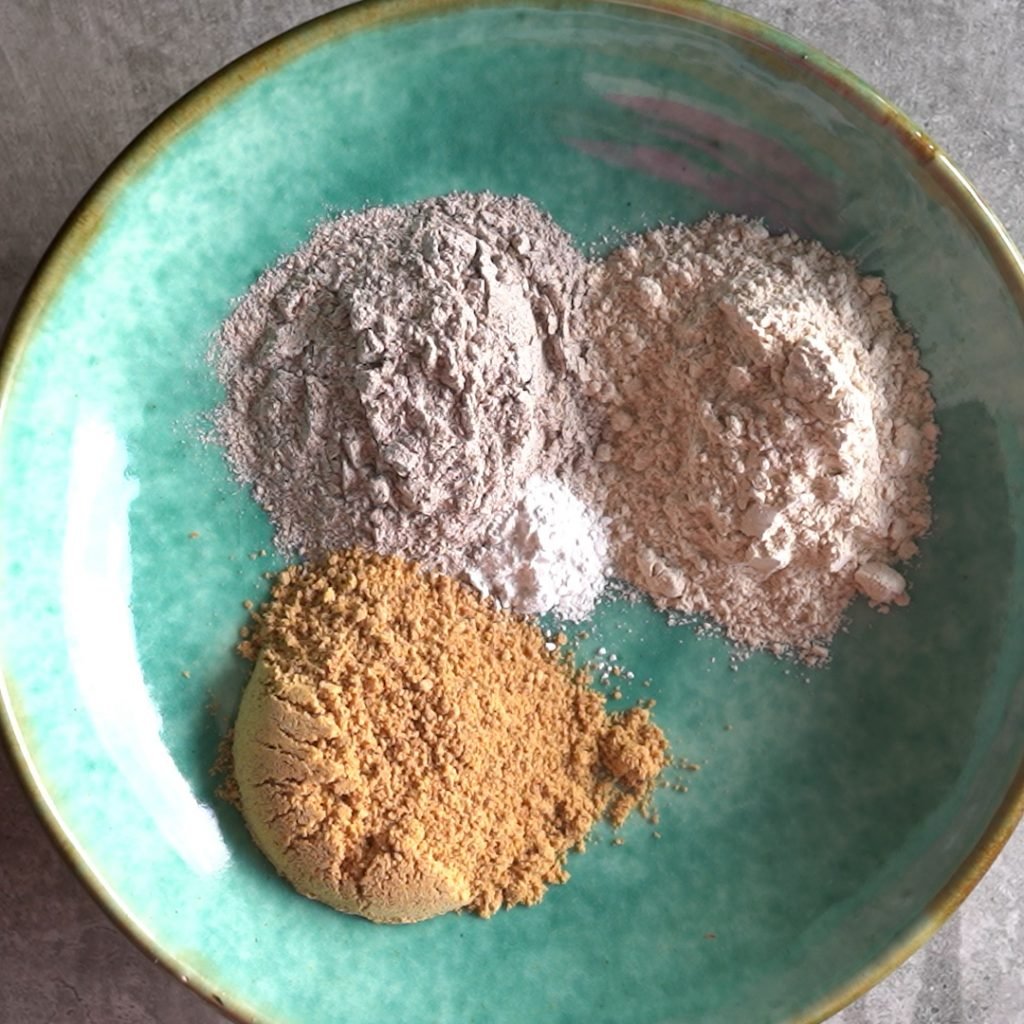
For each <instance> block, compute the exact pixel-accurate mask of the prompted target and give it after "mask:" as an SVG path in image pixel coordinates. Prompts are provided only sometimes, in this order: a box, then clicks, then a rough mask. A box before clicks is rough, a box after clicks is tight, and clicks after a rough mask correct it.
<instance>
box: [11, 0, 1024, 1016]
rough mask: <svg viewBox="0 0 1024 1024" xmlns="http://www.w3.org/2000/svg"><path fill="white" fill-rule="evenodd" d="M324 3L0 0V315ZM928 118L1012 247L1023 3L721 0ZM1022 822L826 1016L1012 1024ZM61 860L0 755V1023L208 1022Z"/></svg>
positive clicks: (1021, 203) (1023, 122)
mask: <svg viewBox="0 0 1024 1024" xmlns="http://www.w3.org/2000/svg"><path fill="white" fill-rule="evenodd" d="M335 6H338V4H337V3H336V2H331V0H325V2H320V0H289V3H287V4H282V3H280V2H279V0H146V2H144V3H139V2H137V0H0V323H3V322H5V321H6V319H7V317H8V315H9V313H10V311H11V308H12V307H13V304H14V301H15V298H16V296H17V294H18V293H19V291H20V290H21V288H22V286H23V285H24V283H25V282H26V280H27V278H28V276H29V274H30V272H31V270H32V268H33V266H34V265H35V263H36V261H37V260H38V259H39V257H40V256H41V255H42V253H43V250H44V249H45V247H46V245H47V243H48V242H49V241H50V239H51V238H52V236H53V234H54V233H55V231H56V230H57V228H58V227H59V226H60V224H61V222H62V221H63V219H64V217H65V216H66V215H67V213H68V212H69V211H70V209H71V207H72V205H73V204H74V203H75V202H76V201H77V199H78V198H79V197H80V196H81V194H82V193H83V192H84V190H85V189H86V188H87V187H88V186H89V184H90V183H91V182H92V181H93V179H94V178H95V177H96V176H97V175H98V174H99V173H100V172H101V171H102V170H103V168H104V167H105V166H106V164H107V163H108V162H109V161H110V160H111V159H112V158H113V157H114V156H115V155H116V154H117V152H118V151H119V150H120V149H121V147H122V146H124V145H125V143H127V142H128V141H129V140H130V139H131V138H132V137H133V136H134V135H135V134H136V133H137V132H138V131H139V130H140V129H141V128H142V127H144V126H145V125H146V124H147V123H148V122H149V121H150V120H151V119H152V118H153V117H154V116H156V115H157V114H158V113H159V112H160V111H161V110H162V109H164V108H165V107H166V106H167V105H168V104H169V103H171V102H172V101H173V100H175V99H176V98H177V97H178V96H179V95H181V93H183V92H184V91H185V90H186V89H188V88H189V87H191V86H193V85H195V84H196V83H198V82H199V81H201V80H202V79H203V78H205V77H206V76H207V75H209V74H210V73H212V72H213V71H215V70H216V69H217V68H218V67H220V66H222V65H223V64H224V63H226V62H227V61H228V60H230V59H232V58H234V57H236V56H238V55H239V54H241V53H243V52H245V51H246V50H247V49H249V48H250V47H252V46H253V45H254V44H256V43H258V42H261V41H262V40H265V39H268V38H270V37H271V36H273V35H275V34H277V33H278V32H280V31H281V30H283V29H285V28H288V27H290V26H291V25H294V24H297V23H299V22H300V21H303V20H305V19H307V18H309V17H312V16H314V15H316V14H320V13H322V12H323V11H326V10H328V9H330V8H332V7H335ZM734 6H737V7H739V8H741V9H742V10H745V11H747V12H749V13H751V14H754V15H756V16H758V17H761V18H764V19H765V20H767V21H770V22H773V23H774V24H777V25H779V26H780V27H782V28H785V29H787V30H789V31H791V32H793V33H794V34H796V35H798V36H800V37H802V38H804V39H805V40H807V41H809V42H811V43H813V44H815V45H817V46H819V47H820V48H821V49H823V50H825V51H826V52H827V53H830V54H832V55H833V56H834V57H836V58H837V59H838V60H840V61H841V62H843V63H844V64H846V65H847V66H849V67H851V68H853V69H854V70H855V71H857V72H858V73H859V74H860V75H861V76H862V77H863V78H865V79H866V80H867V81H869V82H870V83H871V84H873V85H874V86H876V87H877V88H878V89H879V90H880V91H881V92H882V94H883V95H886V96H887V97H889V98H890V99H892V100H894V101H895V102H896V103H897V104H898V105H900V106H901V107H903V108H904V109H905V110H906V111H908V112H909V113H910V114H911V115H912V116H914V117H916V118H917V119H918V120H919V121H920V122H921V123H923V124H924V126H925V127H926V128H928V129H929V130H930V131H931V132H932V134H933V135H934V136H935V138H936V139H937V140H938V141H939V142H940V143H942V144H943V145H944V146H945V147H946V149H947V150H948V151H949V152H950V153H951V154H952V156H953V157H954V159H955V160H957V161H958V162H959V163H960V165H961V167H962V168H963V169H964V170H965V171H966V172H967V174H968V175H969V177H971V178H972V180H973V181H974V182H975V184H976V185H977V186H978V188H979V190H980V191H981V193H982V195H984V196H985V197H986V198H987V199H988V201H989V203H990V204H991V205H992V207H993V208H994V209H995V211H996V213H997V214H998V215H999V216H1000V217H1001V218H1002V219H1003V221H1004V223H1005V224H1006V225H1007V227H1008V229H1009V230H1010V233H1011V235H1013V236H1014V237H1015V238H1016V240H1017V242H1018V244H1022V243H1024V179H1022V177H1021V174H1020V172H1019V168H1018V163H1019V161H1020V158H1021V157H1022V156H1024V68H1022V66H1021V63H1020V60H1021V55H1022V54H1024V2H1022V0H959V2H958V0H900V2H891V0H734ZM1022 888H1024V832H1018V833H1017V835H1016V836H1015V837H1014V838H1013V839H1012V840H1011V842H1010V844H1009V846H1008V847H1007V848H1006V850H1005V851H1004V852H1003V854H1002V855H1001V856H1000V857H999V859H998V860H997V861H996V863H995V865H994V866H993V868H992V869H991V871H990V872H989V874H988V875H987V876H986V877H985V878H984V879H983V881H982V882H981V884H980V885H979V886H978V888H977V890H976V891H975V892H974V894H973V895H972V896H971V897H970V898H969V899H968V900H967V902H966V903H965V905H964V906H963V907H962V908H961V909H960V911H959V912H958V913H957V914H956V915H955V916H954V917H953V919H952V920H951V921H950V922H949V923H948V924H947V925H946V927H945V928H944V929H943V930H942V931H941V932H940V933H939V935H938V936H936V938H935V939H934V940H933V941H932V942H931V943H929V944H928V945H927V946H926V947H925V948H924V949H923V950H921V951H920V952H919V953H918V954H917V955H915V956H914V957H913V958H912V959H911V960H910V961H908V962H907V963H906V964H905V965H904V966H903V967H901V968H900V969H899V970H897V971H896V972H895V974H893V975H892V976H891V977H890V978H888V979H887V980H886V981H885V982H883V983H882V984H881V985H879V986H878V987H877V988H875V989H874V990H873V991H871V992H870V993H869V994H868V995H867V996H865V997H864V998H863V999H861V1000H860V1001H859V1002H857V1003H855V1004H854V1005H853V1006H851V1007H849V1008H847V1009H846V1010H844V1011H842V1012H841V1013H840V1014H838V1015H837V1016H836V1017H835V1018H833V1020H834V1021H835V1022H836V1024H1022V1022H1024V898H1022V895H1021V891H1022ZM221 1019H222V1018H221V1017H220V1016H219V1014H218V1013H217V1012H216V1011H215V1010H214V1009H212V1008H210V1007H208V1006H206V1005H205V1004H203V1003H202V1002H200V1001H199V1000H198V999H197V998H196V997H195V996H194V995H192V994H191V993H190V992H189V991H188V990H186V989H185V988H184V987H183V986H182V985H181V984H180V983H178V982H177V981H175V980H174V979H173V978H171V977H170V975H168V974H166V973H165V972H164V971H163V970H161V969H160V968H159V967H157V966H156V965H154V964H153V963H151V962H149V961H148V960H147V958H146V957H145V956H144V955H143V954H142V953H140V952H139V951H138V950H137V949H136V948H135V947H134V946H133V945H132V944H131V943H130V942H129V940H128V939H126V938H125V937H124V936H123V935H121V933H120V932H119V931H118V930H117V929H116V928H115V927H114V926H113V925H112V924H111V923H110V922H109V921H108V919H107V918H106V916H105V915H104V914H103V912H102V911H101V910H100V909H99V908H98V907H97V906H96V905H95V904H94V903H93V902H92V900H91V898H90V897H89V896H88V895H87V893H86V892H85V890H84V889H83V888H82V887H81V886H80V885H79V883H78V882H77V880H76V879H75V877H74V876H73V874H72V873H71V871H70V870H69V869H68V867H67V866H66V865H65V864H64V863H63V861H62V860H61V858H60V856H59V855H58V854H57V852H56V851H55V849H54V848H53V846H52V845H51V843H50V841H49V839H48V838H47V836H46V834H45V833H44V831H43V829H42V827H41V825H40V824H39V823H38V821H37V820H36V819H35V817H34V816H33V813H32V810H31V808H30V806H29V804H28V802H27V801H26V800H25V798H24V796H23V795H22V793H21V790H20V788H19V786H18V784H17V783H16V781H15V780H14V778H13V777H12V774H11V770H10V766H9V765H8V764H7V763H6V760H4V761H3V764H2V765H0V1024H51V1022H70V1024H77V1022H86V1024H89V1022H96V1024H100V1022H102V1024H186V1022H187V1024H213V1022H215V1021H219V1020H221Z"/></svg>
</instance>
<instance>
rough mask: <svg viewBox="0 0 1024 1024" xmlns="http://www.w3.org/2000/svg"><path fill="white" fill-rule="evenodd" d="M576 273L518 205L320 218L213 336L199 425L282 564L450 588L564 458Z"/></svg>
mask: <svg viewBox="0 0 1024 1024" xmlns="http://www.w3.org/2000/svg"><path fill="white" fill-rule="evenodd" d="M584 266H585V264H584V261H583V259H582V257H581V256H580V255H579V254H578V253H577V251H576V250H575V248H574V247H573V245H572V243H571V240H570V239H569V237H568V235H566V234H565V232H564V231H562V230H561V229H560V228H559V227H558V226H557V225H556V224H555V223H554V222H553V221H552V220H551V218H550V217H548V216H547V215H546V214H544V213H542V212H541V211H540V210H539V209H538V208H537V207H536V206H534V204H533V203H531V202H530V201H529V200H527V199H524V198H521V197H516V198H509V197H500V196H493V195H489V194H486V193H481V194H466V193H459V194H453V195H450V196H444V197H441V198H434V199H428V200H423V201H421V202H417V203H413V204H411V205H408V206H388V207H378V208H373V209H367V210H364V211H362V212H360V213H355V214H346V215H344V216H341V217H339V218H337V219H335V220H332V221H329V222H326V223H324V224H321V225H320V226H319V227H318V228H317V229H316V231H315V232H314V234H313V235H312V237H311V238H310V240H309V241H308V242H307V243H306V244H305V245H304V246H302V248H300V249H299V250H298V251H296V252H294V253H292V254H291V255H289V256H288V257H286V258H285V259H283V260H282V261H281V262H280V263H279V264H278V265H277V266H275V267H274V268H272V269H271V270H269V271H267V272H266V273H265V274H263V275H262V276H261V277H260V278H259V280H258V281H257V282H256V283H255V284H254V285H253V287H252V288H251V289H250V291H249V292H248V293H247V294H246V295H245V296H244V297H243V298H242V300H241V301H240V302H239V304H238V305H237V307H236V308H235V310H234V311H233V312H232V314H231V316H230V317H229V318H228V320H227V321H226V322H225V324H224V325H223V327H222V329H221V331H220V334H219V336H218V338H217V339H216V342H215V345H214V350H213V359H214V362H215V365H216V368H217V371H218V375H219V377H220V380H221V382H222V383H223V385H224V388H225V392H226V397H225V400H224V403H223V404H222V406H221V407H220V408H219V410H218V411H217V414H216V419H215V431H214V433H215V437H216V438H217V439H218V440H219V441H220V442H221V443H222V444H223V445H224V447H225V450H226V452H227V456H228V460H229V462H230V464H231V466H232V468H233V469H234V471H235V473H236V474H237V476H238V477H239V478H240V479H241V480H242V481H244V482H247V483H251V484H252V488H253V494H254V496H255V498H256V499H257V500H258V501H259V502H260V504H261V505H262V506H263V507H264V508H265V509H266V511H267V512H268V514H269V515H270V517H271V519H272V520H273V522H274V525H275V527H276V529H277V544H278V547H279V548H281V549H282V550H283V551H286V552H292V551H298V552H299V553H301V554H305V555H310V556H312V555H318V554H322V553H324V552H326V551H329V550H331V549H336V548H344V547H349V546H352V545H363V546H367V547H372V548H375V549H377V550H379V551H382V552H385V553H395V554H401V555H404V556H406V557H409V558H413V559H416V560H420V561H423V562H426V563H427V564H428V565H429V566H430V567H432V568H434V569H438V570H441V571H443V572H447V573H450V574H452V575H460V574H462V573H464V572H465V571H466V570H467V569H468V568H471V566H467V564H466V561H465V559H466V554H465V553H466V551H467V549H470V548H473V547H474V545H476V544H477V543H478V542H479V541H480V539H481V538H482V536H483V534H484V532H486V530H487V529H488V528H489V526H490V525H491V524H492V523H493V522H494V521H495V520H496V519H500V518H502V517H504V516H505V515H507V514H508V513H509V511H510V510H511V509H512V508H513V507H514V506H515V505H516V503H517V502H518V501H519V500H520V498H521V496H522V493H523V488H524V486H525V484H526V481H527V479H528V478H530V477H531V476H532V475H533V474H534V473H536V472H540V471H544V472H546V473H549V474H555V473H557V472H559V471H564V470H566V469H567V468H568V465H567V464H568V463H569V462H571V460H572V458H573V457H575V456H576V455H577V454H578V453H579V450H580V447H581V443H580V433H581V431H582V427H581V425H580V418H579V415H580V414H579V412H578V406H579V403H578V402H577V401H576V399H575V397H574V395H573V393H572V392H573V388H574V387H575V382H576V378H575V366H576V363H577V361H578V353H577V352H576V350H575V347H574V346H575V342H574V340H573V338H572V337H571V336H570V335H569V333H568V326H569V323H570V320H571V318H572V314H573V309H574V304H575V303H576V302H577V297H578V292H579V287H580V284H581V281H582V277H583V270H584Z"/></svg>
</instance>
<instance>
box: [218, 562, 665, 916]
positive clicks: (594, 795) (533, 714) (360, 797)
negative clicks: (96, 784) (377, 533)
mask: <svg viewBox="0 0 1024 1024" xmlns="http://www.w3.org/2000/svg"><path fill="white" fill-rule="evenodd" d="M239 650H240V651H241V652H242V653H243V654H244V655H245V656H246V657H249V658H252V659H258V660H257V663H256V667H255V669H254V671H253V674H252V678H251V680H250V682H249V684H248V686H247V687H246V690H245V693H244V694H243V697H242V703H241V707H240V709H239V713H238V719H237V722H236V724H235V729H234V741H233V748H232V756H233V761H234V779H235V780H236V782H237V793H238V797H239V799H240V805H241V809H242V813H243V814H244V816H245V819H246V822H247V823H248V826H249V829H250V831H251V832H252V835H253V837H254V838H255V840H256V842H257V844H258V845H259V846H260V847H261V848H262V850H263V851H264V853H266V855H267V856H268V857H269V858H270V860H271V861H272V862H273V863H274V865H275V866H276V868H277V869H278V870H279V871H280V872H281V874H282V875H284V876H285V877H286V878H287V879H288V880H289V881H290V882H291V883H292V884H293V885H294V886H295V887H296V888H297V889H298V890H299V891H300V892H302V893H305V894H306V895H307V896H310V897H312V898H314V899H317V900H321V901H323V902H324V903H327V904H330V905H331V906H333V907H337V908H338V909H339V910H343V911H347V912H349V913H353V914H361V915H362V916H364V917H368V918H370V919H371V920H374V921H383V922H392V923H398V922H409V921H419V920H422V919H424V918H427V917H432V916H434V915H435V914H442V913H446V912H447V911H451V910H457V909H460V908H469V909H471V910H473V911H475V912H476V913H478V914H480V915H482V916H484V917H487V916H489V915H491V914H493V913H494V912H495V911H496V910H498V909H499V908H501V907H502V906H513V905H515V904H518V903H524V904H532V903H537V902H538V901H539V900H540V899H541V898H542V896H543V895H544V890H545V888H546V887H547V886H548V885H551V884H555V883H560V882H564V881H566V880H567V879H568V877H569V875H568V873H567V872H566V870H565V860H566V856H567V854H568V852H569V851H570V850H572V849H578V850H582V849H583V847H584V840H585V838H586V836H587V833H588V832H589V831H590V830H591V828H592V827H593V825H594V824H595V822H596V821H597V820H598V819H599V818H601V817H602V816H603V815H608V816H609V818H610V820H612V822H613V823H615V824H620V823H621V822H622V821H623V820H624V818H625V817H626V815H627V814H629V812H630V811H631V810H633V809H634V808H636V807H637V806H643V805H645V804H646V802H647V801H648V799H649V797H650V794H651V790H652V788H653V785H654V782H655V780H656V778H657V776H658V775H659V773H660V772H661V770H662V769H663V768H664V767H665V766H666V764H667V763H668V762H669V756H668V750H667V744H666V741H665V737H664V736H663V734H662V733H661V730H660V729H658V728H657V726H655V725H654V724H653V723H652V722H651V721H650V717H649V712H648V711H647V710H646V709H645V708H633V709H631V710H629V711H625V712H620V713H616V714H608V713H607V712H606V711H605V707H604V697H603V696H602V695H601V694H599V693H598V692H597V691H595V690H593V689H591V688H590V686H589V685H587V679H586V677H585V675H584V674H583V673H582V672H578V671H577V670H576V669H575V668H574V667H573V665H572V664H571V661H569V660H567V659H566V658H565V657H563V656H560V655H559V654H558V653H557V652H552V651H548V650H546V649H545V637H544V635H543V634H542V633H541V631H540V630H539V629H538V628H537V627H536V626H535V625H532V624H530V623H528V622H525V621H523V620H521V619H518V618H515V617H514V616H512V615H509V614H507V613H505V612H502V611H500V610H498V609H497V608H495V606H494V605H493V604H492V603H491V602H490V601H488V600H485V599H482V598H480V597H479V596H478V595H477V594H476V593H475V592H474V591H472V590H470V589H469V588H467V587H465V586H463V585H462V584H460V583H458V582H456V581H455V580H452V579H450V578H448V577H445V576H439V575H431V574H428V573H426V572H424V571H421V570H420V569H419V568H418V567H417V566H416V565H415V564H413V563H410V562H406V561H404V560H402V559H399V558H389V557H383V556H379V555H374V554H369V553H366V552H362V551H358V550H353V551H346V552H341V553H337V554H334V555H331V556H330V557H329V558H328V559H327V560H326V562H324V563H321V564H319V565H314V566H302V567H293V568H289V569H285V570H284V571H283V572H282V573H281V574H280V575H279V576H278V578H277V582H276V584H275V586H274V588H273V592H272V598H271V600H270V602H269V603H268V604H266V605H265V606H264V607H262V608H260V609H259V610H258V611H256V612H254V614H253V629H252V632H251V634H250V636H249V637H248V638H247V639H245V640H243V641H242V643H241V644H240V645H239Z"/></svg>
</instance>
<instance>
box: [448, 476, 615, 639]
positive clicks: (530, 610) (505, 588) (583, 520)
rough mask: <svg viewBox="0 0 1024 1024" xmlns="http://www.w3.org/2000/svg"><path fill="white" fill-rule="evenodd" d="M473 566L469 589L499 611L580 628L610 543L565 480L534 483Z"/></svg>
mask: <svg viewBox="0 0 1024 1024" xmlns="http://www.w3.org/2000/svg"><path fill="white" fill-rule="evenodd" d="M469 563H470V565H471V566H472V568H471V569H470V571H469V573H468V576H469V580H470V582H472V583H473V585H474V586H476V587H477V589H479V590H480V591H481V592H482V593H484V594H490V595H491V596H492V597H494V598H496V599H497V600H498V601H499V602H500V603H501V604H502V605H504V606H506V607H509V608H514V609H515V610H516V611H519V612H522V613H524V614H527V615H533V614H536V615H541V614H544V613H545V612H549V611H553V612H555V614H557V615H559V616H561V617H562V618H564V619H568V620H570V621H573V622H576V621H579V620H580V619H585V618H587V616H589V615H590V613H591V612H592V611H593V610H594V606H595V604H596V603H597V600H598V598H599V597H600V596H601V591H602V590H603V589H604V585H605V574H606V572H607V569H608V539H607V536H606V531H605V526H604V524H603V523H602V522H601V520H600V519H599V518H598V515H597V513H596V512H595V511H594V510H593V509H592V508H590V507H589V506H588V505H586V504H585V503H584V502H582V501H581V500H580V499H579V498H578V497H577V496H576V495H575V494H573V492H572V491H571V490H570V489H569V488H568V487H567V486H566V485H565V484H564V483H563V482H562V481H560V480H558V479H555V478H548V477H544V476H533V477H531V478H530V479H529V480H528V481H527V482H526V489H525V491H524V493H523V496H522V498H521V499H520V501H519V503H518V504H517V505H516V506H515V508H513V509H512V510H511V512H509V514H508V515H507V516H506V517H505V518H504V519H503V520H502V521H500V522H499V523H497V524H496V525H495V526H494V527H493V528H492V529H491V530H490V531H489V533H488V535H487V537H486V538H485V539H484V542H483V544H482V545H481V546H480V548H479V550H478V551H476V552H473V553H471V556H470V559H469Z"/></svg>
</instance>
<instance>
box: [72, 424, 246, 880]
mask: <svg viewBox="0 0 1024 1024" xmlns="http://www.w3.org/2000/svg"><path fill="white" fill-rule="evenodd" d="M127 466H128V458H127V452H126V451H125V448H124V445H123V444H122V442H121V440H120V439H119V438H118V436H117V433H116V432H115V431H114V429H113V427H112V426H111V425H110V424H109V423H107V422H105V421H104V420H103V419H102V418H100V417H98V416H95V415H89V414H84V415H83V416H81V417H80V419H79V420H78V422H77V423H76V424H75V431H74V436H73V439H72V446H71V473H70V481H69V487H68V504H67V507H68V515H67V528H66V531H65V535H64V550H63V558H62V566H63V568H62V578H61V600H62V603H63V606H64V623H65V631H66V639H67V645H68V659H69V661H70V663H71V671H72V674H73V677H74V680H75V685H76V686H77V689H78V692H79V694H80V695H81V698H82V701H83V703H84V705H85V708H86V710H87V711H88V714H89V717H90V719H91V720H92V722H93V725H94V726H95V728H96V732H97V735H98V736H99V738H100V740H101V742H102V743H103V746H104V748H105V749H106V751H107V753H108V754H109V755H110V757H111V758H112V759H113V761H114V764H115V765H116V766H117V769H118V771H119V772H120V774H121V775H122V776H123V777H124V778H125V779H126V780H127V781H128V783H129V785H130V786H131V788H132V790H133V791H134V792H135V795H136V797H137V798H138V800H139V804H140V805H141V807H142V809H143V810H144V812H145V813H146V814H148V815H149V816H150V817H151V818H152V819H153V821H154V822H155V824H156V826H157V828H158V829H159V830H160V832H161V834H162V835H163V836H164V838H165V839H166V840H167V842H168V843H169V844H170V845H171V847H172V848H173V849H174V850H175V851H176V852H177V853H178V855H179V856H180V857H181V858H182V859H183V860H184V861H185V862H186V863H187V864H188V865H189V867H191V868H192V869H193V870H195V871H197V872H199V873H201V874H211V873H213V872H215V871H218V870H219V869H220V868H222V867H223V866H224V865H225V864H226V863H227V862H228V859H229V854H228V850H227V847H226V846H225V844H224V840H223V838H222V837H221V834H220V830H219V828H218V825H217V820H216V818H215V817H214V814H213V812H212V810H211V809H210V808H209V807H207V806H204V805H203V804H201V803H200V802H199V801H198V800H196V798H195V796H194V794H193V793H192V790H191V789H190V788H189V785H188V782H187V781H186V780H185V778H184V776H183V775H182V774H181V772H180V771H179V770H178V768H177V766H176V765H175V763H174V760H173V759H172V757H171V755H170V753H169V751H168V750H167V748H166V746H165V745H164V743H163V741H162V739H161V736H160V732H161V728H162V722H161V719H160V714H159V712H158V711H157V709H156V707H155V706H154V704H153V701H152V700H151V699H150V696H149V693H148V691H147V690H146V684H145V680H144V679H143V675H142V667H141V665H140V664H139V656H138V649H137V646H136V642H135V630H134V621H133V618H132V610H131V582H132V577H131V542H130V537H129V521H128V509H129V506H130V505H131V503H132V501H133V500H134V499H135V497H136V496H137V495H138V492H139V485H138V481H136V480H133V479H130V478H129V477H128V475H127Z"/></svg>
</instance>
